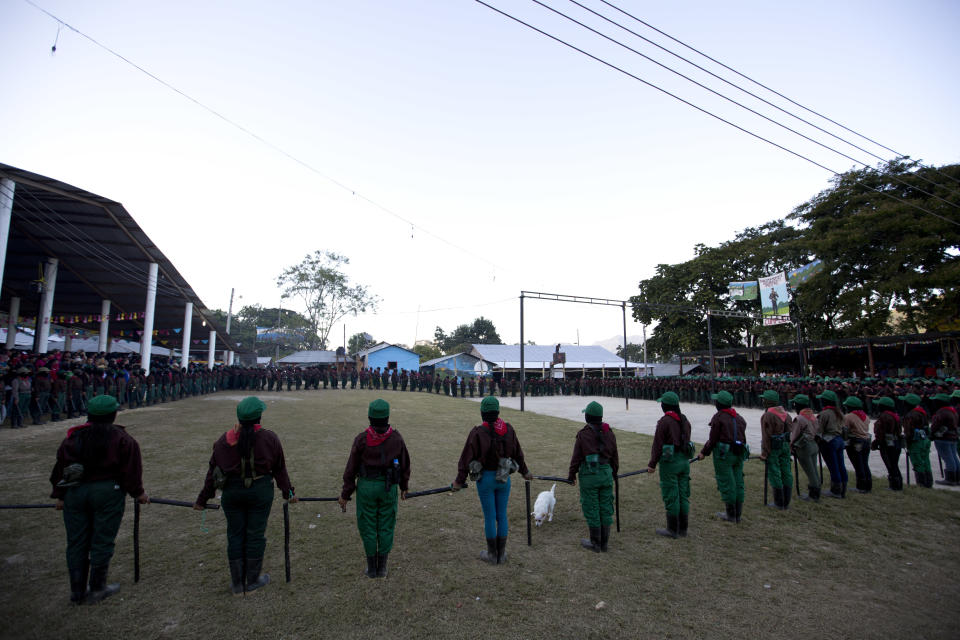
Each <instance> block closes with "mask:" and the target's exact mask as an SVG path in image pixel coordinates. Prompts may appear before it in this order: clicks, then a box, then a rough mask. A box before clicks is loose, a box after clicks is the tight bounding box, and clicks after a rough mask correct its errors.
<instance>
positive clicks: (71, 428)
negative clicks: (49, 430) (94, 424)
mask: <svg viewBox="0 0 960 640" xmlns="http://www.w3.org/2000/svg"><path fill="white" fill-rule="evenodd" d="M90 424H91V423H89V422H84V423H83V424H78V425H77V426H75V427H70V428H69V429H67V437H68V438H69V437H70V436H72V435H73V434H74V433H76V432H77V431H80V429H83V428H85V427H89V426H90Z"/></svg>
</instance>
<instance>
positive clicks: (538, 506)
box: [530, 483, 557, 527]
mask: <svg viewBox="0 0 960 640" xmlns="http://www.w3.org/2000/svg"><path fill="white" fill-rule="evenodd" d="M555 506H557V485H556V483H554V485H553V486H552V487H550V491H541V492H540V495H538V496H537V501H536V502H534V503H533V513H531V514H530V515H532V516H533V519H534V520H536V521H537V526H538V527H539V526H540V525H541V524H543V519H544V518H546V519H547V522H553V508H554V507H555Z"/></svg>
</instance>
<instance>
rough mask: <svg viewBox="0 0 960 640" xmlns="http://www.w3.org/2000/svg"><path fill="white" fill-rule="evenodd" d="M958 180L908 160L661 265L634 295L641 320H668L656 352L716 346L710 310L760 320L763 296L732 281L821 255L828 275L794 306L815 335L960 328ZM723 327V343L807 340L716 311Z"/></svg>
mask: <svg viewBox="0 0 960 640" xmlns="http://www.w3.org/2000/svg"><path fill="white" fill-rule="evenodd" d="M958 180H960V165H950V166H945V167H940V168H939V169H934V168H923V167H920V166H919V164H918V163H917V162H914V161H911V160H909V159H906V158H901V159H897V160H894V161H891V162H888V163H886V164H884V165H882V166H880V167H878V168H876V169H873V168H867V169H858V170H854V171H850V172H848V173H845V174H842V175H840V176H837V177H836V178H834V179H833V181H832V186H831V187H830V188H829V189H826V190H824V191H823V192H821V193H820V194H818V195H817V196H815V197H814V198H812V199H811V200H809V201H808V202H805V203H804V204H802V205H800V206H799V207H797V208H796V209H794V211H793V212H792V213H791V214H790V215H789V216H788V217H787V219H786V220H774V221H771V222H768V223H766V224H764V225H761V226H759V227H752V228H747V229H744V230H743V231H741V232H740V233H739V234H737V235H736V237H735V238H734V239H733V240H729V241H727V242H724V243H722V244H720V245H719V246H717V247H707V246H704V245H697V246H696V247H695V254H696V255H695V257H694V258H693V259H692V260H688V261H686V262H682V263H678V264H660V265H657V268H656V272H655V275H654V276H653V277H652V278H648V279H646V280H643V281H641V282H640V285H639V288H640V293H639V294H638V295H636V296H634V297H632V298H631V303H632V304H633V317H634V318H635V319H636V320H637V321H639V322H642V323H644V324H649V323H651V322H653V321H657V323H658V324H657V326H656V328H655V329H654V331H653V334H652V336H651V337H650V338H649V339H648V341H647V348H648V351H649V352H651V353H653V354H656V355H657V356H658V357H661V358H667V357H670V356H671V355H674V354H677V353H679V352H682V351H697V350H704V349H706V348H707V321H706V311H707V310H708V309H717V310H731V311H742V312H746V313H751V314H755V315H759V304H758V303H757V301H732V300H730V299H729V296H728V295H727V284H728V283H729V282H731V281H740V280H743V281H748V280H756V279H757V278H758V277H761V276H765V275H768V274H771V273H776V272H779V271H788V270H790V269H793V268H796V267H800V266H802V265H804V264H806V263H808V262H810V261H811V260H812V259H814V258H819V259H820V260H822V261H823V262H824V264H825V265H826V268H825V269H824V270H823V271H822V272H820V273H819V274H817V275H815V276H814V277H813V278H811V279H810V280H808V281H807V282H805V283H804V284H802V285H801V286H800V287H799V288H798V290H797V292H796V295H795V297H794V300H793V304H792V305H791V315H792V316H793V317H795V318H799V319H800V321H801V323H802V325H803V328H804V331H805V334H806V336H805V339H810V340H822V339H831V338H842V337H860V336H868V335H884V334H891V333H898V332H903V331H909V332H913V331H922V330H928V329H929V330H947V329H957V328H960V287H957V286H956V283H957V282H960V226H958V225H957V222H958V221H960V215H958V214H957V211H958V209H957V206H958V205H960V190H958V189H960V182H958ZM884 194H888V195H889V196H894V197H893V198H891V197H888V195H884ZM951 203H952V204H951ZM917 207H920V208H922V209H926V210H927V211H930V212H932V213H933V214H935V215H931V213H927V212H925V211H922V210H921V209H918V208H917ZM938 216H939V217H938ZM711 325H712V330H713V340H714V346H715V347H721V348H722V347H730V346H744V345H750V346H753V345H762V344H776V343H783V342H791V341H794V340H795V339H796V338H795V329H794V327H793V326H792V325H781V326H777V327H766V328H765V327H762V326H760V325H759V324H758V323H757V322H756V321H754V320H750V319H740V318H722V317H716V316H714V317H712V318H711Z"/></svg>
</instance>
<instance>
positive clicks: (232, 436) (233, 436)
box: [224, 424, 263, 447]
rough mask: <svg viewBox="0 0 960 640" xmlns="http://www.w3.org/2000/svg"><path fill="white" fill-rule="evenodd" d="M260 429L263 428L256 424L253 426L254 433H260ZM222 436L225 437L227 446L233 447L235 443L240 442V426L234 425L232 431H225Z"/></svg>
mask: <svg viewBox="0 0 960 640" xmlns="http://www.w3.org/2000/svg"><path fill="white" fill-rule="evenodd" d="M262 428H263V427H261V426H260V425H258V424H255V425H253V430H254V431H260V429H262ZM224 435H225V436H227V444H228V445H230V446H231V447H235V446H236V445H237V443H238V442H240V425H239V424H238V425H235V426H234V427H233V429H230V431H227V432H226V433H225V434H224Z"/></svg>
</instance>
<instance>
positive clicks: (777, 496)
mask: <svg viewBox="0 0 960 640" xmlns="http://www.w3.org/2000/svg"><path fill="white" fill-rule="evenodd" d="M770 491H771V492H772V493H773V502H768V503H767V506H768V507H770V508H775V509H783V497H782V495H783V490H782V489H781V488H780V487H770Z"/></svg>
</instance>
